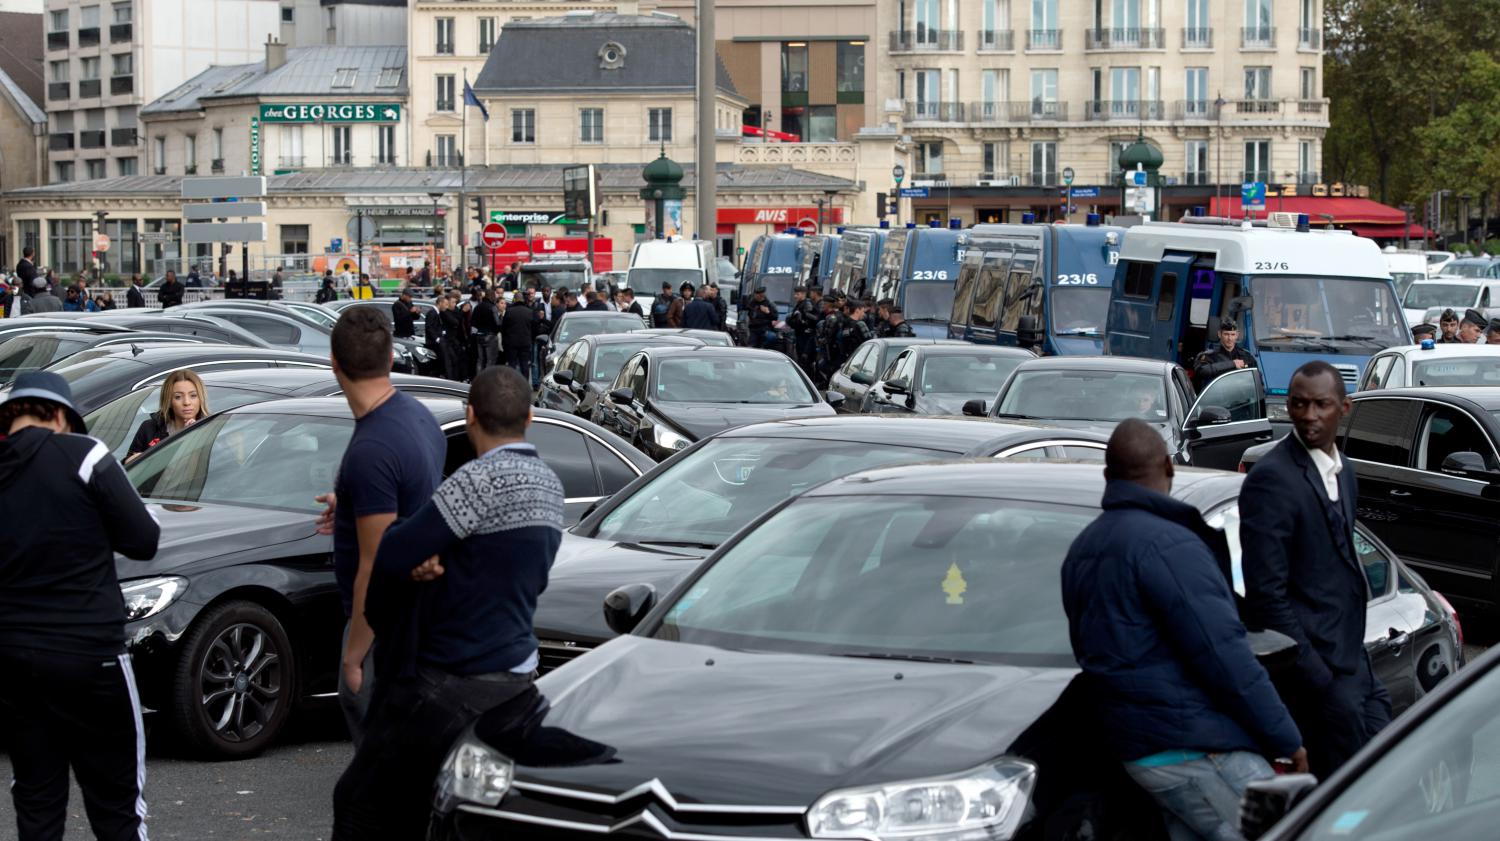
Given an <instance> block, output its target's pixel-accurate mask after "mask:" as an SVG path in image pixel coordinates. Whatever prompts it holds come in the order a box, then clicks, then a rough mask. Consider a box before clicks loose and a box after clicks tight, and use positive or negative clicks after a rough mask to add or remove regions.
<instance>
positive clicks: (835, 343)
mask: <svg viewBox="0 0 1500 841" xmlns="http://www.w3.org/2000/svg"><path fill="white" fill-rule="evenodd" d="M843 324H844V313H843V310H842V309H841V307H840V299H839V293H838V292H834V293H833V294H832V295H830V296H828V297H827V298H824V299H823V318H822V320H821V321H819V322H818V329H817V330H816V331H815V332H814V333H813V340H814V342H815V343H816V344H817V348H818V373H819V375H820V382H821V383H822V384H823V385H827V384H828V381H829V380H830V379H832V377H833V372H835V371H837V370H838V369H839V365H841V364H843V363H841V362H839V361H838V358H839V331H840V330H841V329H842V328H843Z"/></svg>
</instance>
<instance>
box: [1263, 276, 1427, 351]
mask: <svg viewBox="0 0 1500 841" xmlns="http://www.w3.org/2000/svg"><path fill="white" fill-rule="evenodd" d="M1251 291H1252V293H1253V297H1254V300H1255V309H1254V312H1253V320H1254V322H1255V340H1256V342H1258V343H1266V344H1267V346H1268V347H1269V348H1271V349H1277V350H1279V349H1281V348H1278V347H1277V345H1289V346H1292V347H1297V346H1299V345H1300V346H1308V345H1311V346H1312V347H1313V348H1318V349H1324V348H1327V349H1331V350H1333V351H1334V352H1337V350H1338V347H1337V345H1330V344H1329V343H1330V342H1337V343H1353V344H1358V345H1363V346H1364V347H1367V348H1368V347H1381V348H1386V347H1395V346H1397V345H1404V344H1409V343H1410V342H1411V333H1410V332H1408V330H1409V328H1408V326H1407V323H1406V315H1405V314H1404V312H1403V311H1402V309H1401V307H1400V306H1398V305H1397V303H1396V295H1395V293H1394V292H1392V291H1391V284H1390V282H1389V281H1383V280H1362V279H1359V278H1340V277H1296V276H1289V275H1264V276H1260V277H1257V278H1255V280H1254V282H1253V286H1252V289H1251Z"/></svg>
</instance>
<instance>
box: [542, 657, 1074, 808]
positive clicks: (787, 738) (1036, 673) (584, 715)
mask: <svg viewBox="0 0 1500 841" xmlns="http://www.w3.org/2000/svg"><path fill="white" fill-rule="evenodd" d="M1075 672H1076V670H1075V669H1073V668H1055V669H1047V668H1021V667H1015V666H981V665H948V664H935V663H915V662H904V661H882V660H866V659H855V658H842V657H827V656H816V655H802V654H769V653H755V652H744V651H731V650H725V649H719V648H713V647H708V646H700V645H688V644H685V643H676V642H667V641H662V640H654V639H647V638H644V637H635V636H627V637H621V638H619V639H617V640H614V641H612V642H610V643H609V644H608V645H606V646H604V647H603V648H601V649H599V650H598V651H595V652H592V653H590V654H588V655H585V656H584V657H582V658H580V659H578V660H576V661H574V662H572V663H570V664H568V665H567V666H565V667H563V668H561V669H559V670H557V671H555V672H553V673H551V674H549V675H547V676H545V677H543V678H542V679H541V680H540V681H539V682H538V684H537V688H538V689H539V690H540V691H541V693H542V694H543V695H544V696H546V698H547V701H548V702H549V704H550V708H549V709H548V710H547V712H546V714H545V719H544V720H543V721H542V722H541V724H542V725H543V726H548V727H555V728H559V729H561V730H564V731H567V732H569V733H572V734H573V735H575V736H579V737H582V738H584V739H589V740H593V741H595V742H598V743H601V744H603V745H607V746H608V747H610V748H613V749H614V750H615V760H614V761H613V762H610V763H607V764H599V765H585V766H581V767H574V768H538V767H527V766H521V767H518V768H517V770H516V778H517V780H519V781H526V782H536V783H545V784H551V785H557V786H563V787H570V788H572V787H581V788H586V789H588V790H591V791H599V792H605V791H608V792H616V793H618V792H623V791H627V790H629V789H632V788H634V787H636V786H640V785H642V784H644V783H648V782H649V781H651V780H653V779H655V780H658V781H660V783H661V786H662V787H663V788H665V789H666V791H668V792H670V794H671V795H672V797H673V798H675V799H676V800H678V801H679V802H696V803H719V804H727V805H762V806H802V807H805V806H808V805H811V803H812V802H813V801H814V800H816V799H817V798H818V797H819V796H820V795H822V794H824V793H826V792H827V791H829V790H830V789H835V788H840V787H844V786H849V785H857V784H861V783H866V782H874V781H881V782H886V781H895V780H908V779H914V778H920V777H926V776H932V775H938V774H948V773H952V772H955V771H963V770H967V769H969V768H972V767H975V766H978V765H980V764H982V763H984V762H986V761H988V760H990V759H993V758H994V757H996V756H999V755H1001V754H1003V753H1005V752H1006V751H1007V749H1008V748H1009V747H1010V746H1011V745H1012V743H1013V742H1015V741H1016V739H1017V738H1018V737H1019V736H1020V735H1021V734H1022V733H1023V732H1024V731H1025V730H1026V729H1027V728H1028V727H1030V726H1031V725H1032V724H1033V723H1034V722H1036V721H1037V719H1039V718H1040V717H1041V716H1042V714H1043V713H1044V712H1045V711H1046V710H1047V709H1048V708H1049V707H1050V706H1052V704H1053V703H1054V702H1055V701H1056V700H1057V699H1058V697H1059V696H1060V695H1061V694H1062V692H1063V690H1064V689H1065V688H1066V687H1067V685H1068V682H1069V681H1070V680H1071V679H1072V678H1073V675H1074V673H1075ZM788 687H795V691H788ZM667 711H670V714H666V713H667Z"/></svg>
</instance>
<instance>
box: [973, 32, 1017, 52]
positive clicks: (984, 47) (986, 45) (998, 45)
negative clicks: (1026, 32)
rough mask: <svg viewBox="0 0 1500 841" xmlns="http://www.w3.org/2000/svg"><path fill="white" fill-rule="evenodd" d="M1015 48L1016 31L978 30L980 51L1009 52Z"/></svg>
mask: <svg viewBox="0 0 1500 841" xmlns="http://www.w3.org/2000/svg"><path fill="white" fill-rule="evenodd" d="M1015 49H1016V33H1015V31H1014V30H1010V29H981V30H979V51H980V52H982V53H1009V52H1014V51H1015Z"/></svg>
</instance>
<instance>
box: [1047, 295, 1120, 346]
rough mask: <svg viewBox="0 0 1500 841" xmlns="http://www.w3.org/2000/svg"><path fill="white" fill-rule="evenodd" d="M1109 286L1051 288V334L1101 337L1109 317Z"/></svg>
mask: <svg viewBox="0 0 1500 841" xmlns="http://www.w3.org/2000/svg"><path fill="white" fill-rule="evenodd" d="M1109 290H1110V288H1109V287H1108V286H1098V287H1093V286H1078V287H1073V286H1067V287H1064V286H1054V287H1052V332H1053V334H1054V335H1058V336H1102V335H1104V321H1105V319H1106V318H1108V317H1109Z"/></svg>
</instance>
